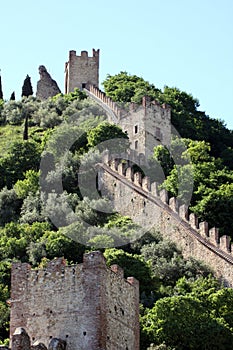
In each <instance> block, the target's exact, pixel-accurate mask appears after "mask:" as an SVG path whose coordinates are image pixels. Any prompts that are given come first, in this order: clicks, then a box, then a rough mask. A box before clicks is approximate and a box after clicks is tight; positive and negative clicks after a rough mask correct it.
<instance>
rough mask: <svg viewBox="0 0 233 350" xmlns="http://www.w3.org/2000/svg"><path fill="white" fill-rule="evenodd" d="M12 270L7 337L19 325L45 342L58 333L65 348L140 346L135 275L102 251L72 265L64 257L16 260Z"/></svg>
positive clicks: (98, 349) (97, 349) (96, 349)
mask: <svg viewBox="0 0 233 350" xmlns="http://www.w3.org/2000/svg"><path fill="white" fill-rule="evenodd" d="M11 276H12V277H11V299H10V304H11V322H10V337H11V338H12V336H13V334H14V332H15V330H16V329H17V328H19V327H21V328H24V329H25V330H26V331H27V333H28V334H29V336H30V339H31V341H32V343H33V342H36V341H37V342H38V341H39V342H41V343H43V344H45V346H46V347H48V344H49V342H50V340H51V339H53V338H59V339H61V340H64V341H66V344H67V347H66V349H67V350H77V349H82V350H115V349H119V350H125V349H128V350H139V310H138V308H139V284H138V281H137V280H136V279H134V278H133V277H129V278H127V280H126V279H124V272H123V270H122V269H121V268H120V267H119V266H117V265H113V266H112V268H111V269H109V268H107V267H106V263H105V259H104V257H103V255H102V254H101V253H100V252H91V253H88V254H85V255H84V259H83V263H82V264H79V265H73V266H66V264H65V261H64V260H63V259H62V258H59V259H55V260H53V261H51V262H50V263H49V265H48V267H47V268H46V269H39V270H32V268H31V266H30V265H29V264H26V263H14V264H13V266H12V275H11Z"/></svg>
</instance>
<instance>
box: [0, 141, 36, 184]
mask: <svg viewBox="0 0 233 350" xmlns="http://www.w3.org/2000/svg"><path fill="white" fill-rule="evenodd" d="M39 164H40V147H39V146H38V144H37V143H36V142H34V141H26V142H25V141H16V142H14V143H13V144H12V145H11V146H10V148H9V151H8V153H7V155H6V156H5V157H3V158H1V159H0V165H1V166H2V167H3V168H4V172H3V179H2V182H3V184H4V186H7V187H8V188H11V187H12V186H13V185H14V184H15V182H16V181H17V180H23V178H24V174H25V173H26V171H27V170H35V171H38V168H39ZM0 168H1V167H0Z"/></svg>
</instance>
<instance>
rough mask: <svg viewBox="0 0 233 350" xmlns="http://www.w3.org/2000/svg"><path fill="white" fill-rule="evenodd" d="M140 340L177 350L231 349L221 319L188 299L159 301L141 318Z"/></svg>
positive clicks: (231, 338) (227, 329)
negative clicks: (141, 336)
mask: <svg viewBox="0 0 233 350" xmlns="http://www.w3.org/2000/svg"><path fill="white" fill-rule="evenodd" d="M142 323H143V327H142V333H143V338H144V341H145V338H147V339H148V340H147V341H148V343H149V342H153V343H155V344H161V343H162V342H165V343H166V344H167V345H169V346H174V347H175V348H177V349H179V350H186V349H193V350H195V349H197V350H198V349H207V350H213V349H215V350H217V349H218V350H226V349H229V350H230V349H232V346H233V333H232V331H231V329H230V327H229V326H228V324H227V323H226V322H225V321H224V320H223V319H221V318H214V317H212V316H211V315H210V313H209V310H208V308H206V307H204V306H203V305H202V303H201V302H200V301H199V300H198V299H196V298H194V297H191V296H172V297H167V298H162V299H160V300H158V301H157V302H156V303H155V306H154V307H153V308H152V309H151V310H149V311H148V313H146V314H145V315H144V316H143V317H142Z"/></svg>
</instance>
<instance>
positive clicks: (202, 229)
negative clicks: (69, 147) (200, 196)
mask: <svg viewBox="0 0 233 350" xmlns="http://www.w3.org/2000/svg"><path fill="white" fill-rule="evenodd" d="M110 165H111V166H110V167H109V166H108V165H107V164H105V165H103V164H102V165H101V167H100V169H99V175H98V176H99V179H98V186H99V190H100V191H101V194H102V195H104V196H107V197H108V198H109V199H110V200H111V201H112V204H113V207H114V208H115V209H116V210H117V211H118V212H119V213H121V214H122V215H128V216H130V217H131V218H132V219H133V221H135V222H136V223H138V224H139V225H141V226H142V227H144V228H145V229H150V228H152V227H155V228H156V229H157V230H159V231H160V232H161V234H162V235H163V237H164V238H167V239H169V240H172V241H174V242H175V243H176V244H177V245H178V247H180V248H181V249H182V253H183V255H184V257H190V256H192V257H194V258H196V259H198V260H202V261H203V262H205V263H206V264H207V265H209V266H210V267H211V268H212V269H213V271H214V272H215V274H216V276H217V277H218V278H219V279H220V280H222V281H223V283H224V285H225V286H229V287H233V244H230V238H229V236H223V237H219V235H218V230H217V229H216V228H211V229H210V228H209V227H208V223H206V222H198V218H197V217H196V216H195V215H194V214H190V215H188V208H187V207H186V206H184V205H183V206H180V207H179V208H178V203H177V201H176V199H175V198H170V200H169V199H168V194H167V192H166V191H165V190H163V191H161V192H159V191H158V186H157V184H156V183H152V184H150V179H149V178H148V177H145V178H143V179H142V176H141V174H140V173H136V174H134V173H133V169H132V168H131V167H130V166H128V165H127V162H124V163H119V160H117V161H112V162H111V163H110Z"/></svg>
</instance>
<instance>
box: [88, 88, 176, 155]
mask: <svg viewBox="0 0 233 350" xmlns="http://www.w3.org/2000/svg"><path fill="white" fill-rule="evenodd" d="M85 91H86V93H87V94H88V95H89V96H90V97H91V98H93V99H94V100H95V101H96V102H97V103H99V104H100V105H101V106H102V107H103V109H104V110H105V111H106V112H107V115H108V121H109V122H110V123H114V124H117V125H118V126H120V127H121V128H122V130H123V131H124V132H126V133H127V135H128V137H129V140H130V148H131V149H132V150H135V151H136V152H137V153H138V154H140V153H141V154H144V155H145V157H146V158H147V159H148V158H149V157H150V156H151V155H152V154H153V151H154V147H156V146H158V145H161V144H162V145H164V146H169V145H170V143H171V134H172V130H171V108H170V107H169V106H168V105H166V104H163V105H160V103H158V102H157V101H151V100H150V99H149V98H148V97H146V96H144V97H143V99H142V104H136V103H130V104H129V105H127V106H126V108H122V107H121V108H120V107H118V106H117V104H116V103H115V102H113V101H112V100H111V99H110V98H109V97H107V96H106V95H105V93H104V92H102V91H100V90H99V89H98V88H96V87H94V86H90V88H89V90H85Z"/></svg>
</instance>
